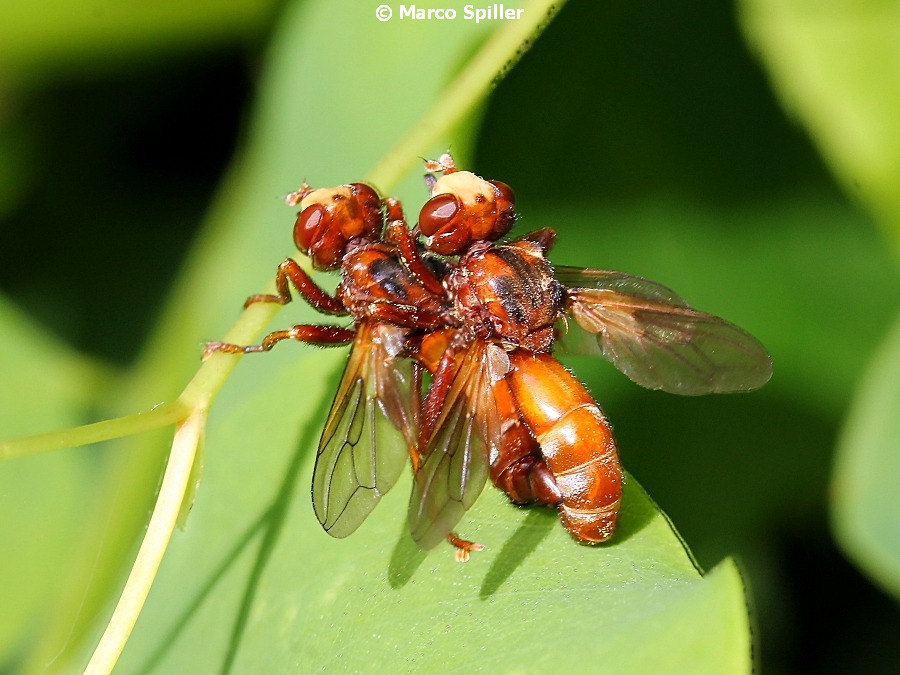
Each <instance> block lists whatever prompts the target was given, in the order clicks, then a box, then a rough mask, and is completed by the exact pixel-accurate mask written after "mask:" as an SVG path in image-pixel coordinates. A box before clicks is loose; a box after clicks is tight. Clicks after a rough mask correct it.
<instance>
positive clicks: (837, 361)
mask: <svg viewBox="0 0 900 675" xmlns="http://www.w3.org/2000/svg"><path fill="white" fill-rule="evenodd" d="M526 217H527V221H526V220H525V218H526ZM526 223H527V229H535V228H538V227H556V228H557V229H558V230H559V232H560V237H559V239H558V242H557V244H556V246H555V247H554V249H553V252H552V254H551V258H552V259H553V261H554V262H557V263H559V264H563V265H580V266H585V267H599V268H601V269H614V270H619V271H623V272H628V273H630V274H636V275H639V276H643V277H647V278H649V279H652V280H654V281H657V282H660V283H662V284H664V285H665V286H668V287H670V288H672V289H673V290H675V291H676V292H677V293H678V294H679V295H681V296H682V297H683V298H685V299H686V300H687V301H688V302H689V303H690V304H691V305H692V306H694V307H696V308H698V309H701V310H703V311H708V312H712V313H714V314H718V315H720V316H722V317H724V318H726V319H728V320H729V321H732V322H734V323H736V324H738V325H739V326H741V327H742V328H745V329H746V330H748V331H750V333H752V334H753V335H755V336H756V337H757V338H759V339H760V340H761V341H762V342H763V344H764V345H766V347H767V348H768V349H769V351H770V352H771V354H772V356H773V357H774V362H775V370H774V375H773V377H772V381H771V382H770V383H769V384H768V385H766V387H765V388H764V389H763V392H764V393H765V394H766V395H771V394H772V393H774V392H775V391H777V392H778V393H779V394H780V395H781V396H783V397H785V398H788V399H790V400H798V399H799V400H801V401H802V404H803V405H804V406H805V407H807V408H810V409H817V410H818V411H819V412H820V413H822V414H826V415H833V416H836V415H840V414H841V413H842V411H843V410H844V408H845V407H846V405H847V404H848V402H849V400H850V398H849V392H850V391H851V389H852V387H853V386H854V384H855V382H856V381H857V379H858V377H859V373H860V372H861V370H862V369H863V368H864V367H865V365H866V363H867V359H868V354H869V353H870V352H871V350H872V349H873V348H874V347H875V345H876V344H877V342H878V340H879V339H880V336H881V335H882V333H883V331H884V330H885V329H886V327H887V326H888V325H889V324H890V321H891V318H892V316H893V308H894V307H895V306H896V305H897V304H898V303H900V278H898V274H897V271H896V268H895V267H894V266H893V264H892V262H893V261H892V259H891V257H890V255H889V254H888V252H887V251H885V249H884V247H883V245H882V242H881V240H880V239H879V238H878V237H877V234H876V232H875V231H874V229H873V228H872V225H871V222H870V221H869V220H868V219H867V218H866V217H865V216H864V215H862V214H860V213H859V212H857V211H855V210H853V209H852V208H850V207H848V205H846V204H844V203H842V202H839V201H837V200H834V199H825V198H815V199H810V198H802V197H801V198H796V199H793V200H785V201H782V202H773V203H766V204H759V205H751V206H746V207H743V208H739V209H738V208H729V209H719V210H716V209H709V208H700V207H696V206H690V205H686V204H684V203H682V202H676V201H669V200H655V199H647V200H644V201H642V202H639V203H633V204H631V205H629V206H627V207H619V208H610V207H606V206H602V205H596V204H586V205H584V206H583V207H582V208H579V206H578V204H577V203H570V204H569V205H567V206H559V205H556V206H554V207H552V208H551V209H546V208H541V207H539V208H533V209H531V210H530V211H529V212H528V213H527V214H526V216H525V217H523V219H522V225H523V226H525V225H526ZM838 325H843V326H853V330H837V326H838ZM823 364H828V366H827V367H823ZM589 367H591V366H589ZM594 367H597V368H602V369H603V370H605V371H606V372H607V373H608V375H609V376H610V377H609V378H608V379H609V380H611V381H612V383H613V384H614V386H618V384H619V383H622V384H626V385H627V386H629V387H630V384H628V382H627V380H626V379H625V378H624V377H621V376H619V375H617V374H615V373H614V371H613V369H612V368H611V367H608V366H606V364H605V363H602V362H597V365H595V366H594ZM701 405H702V403H701Z"/></svg>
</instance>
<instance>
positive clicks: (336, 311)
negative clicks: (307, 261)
mask: <svg viewBox="0 0 900 675" xmlns="http://www.w3.org/2000/svg"><path fill="white" fill-rule="evenodd" d="M291 285H293V286H294V288H296V289H297V292H298V293H299V294H300V296H301V297H302V298H303V299H304V300H306V302H307V303H309V304H310V305H311V306H312V307H313V308H314V309H315V310H317V311H319V312H321V313H322V314H332V315H337V316H342V315H346V314H347V310H346V308H345V307H344V303H343V302H341V301H340V300H339V299H338V298H337V297H335V296H333V295H329V294H328V293H327V292H325V291H324V290H322V289H321V288H319V286H318V285H317V284H316V282H315V281H313V280H312V278H311V277H310V276H309V275H308V274H307V273H306V272H305V271H304V270H303V268H302V267H300V265H298V264H297V262H296V261H294V260H292V259H291V258H288V259H287V260H285V261H284V262H283V263H281V264H280V265H279V266H278V272H276V274H275V287H276V288H277V289H278V293H277V294H270V293H260V294H258V295H251V296H250V297H249V298H247V300H246V301H245V302H244V308H245V309H246V308H247V307H249V306H250V305H252V304H255V303H257V302H275V303H278V304H279V305H286V304H288V303H289V302H290V301H291V300H292V299H293V298H292V297H291V288H290V287H291Z"/></svg>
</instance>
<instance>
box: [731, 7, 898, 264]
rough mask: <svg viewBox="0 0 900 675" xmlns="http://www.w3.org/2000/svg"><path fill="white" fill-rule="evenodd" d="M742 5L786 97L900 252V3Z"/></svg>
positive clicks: (849, 189) (750, 32)
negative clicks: (898, 180)
mask: <svg viewBox="0 0 900 675" xmlns="http://www.w3.org/2000/svg"><path fill="white" fill-rule="evenodd" d="M742 9H743V22H744V26H745V29H746V32H747V33H748V35H749V37H750V40H751V41H752V42H753V43H754V45H755V46H756V47H757V49H758V50H759V52H760V54H761V56H762V58H763V60H764V62H765V65H766V66H767V68H768V70H769V74H770V76H771V78H772V80H773V82H774V84H775V86H776V88H777V89H778V91H779V93H780V95H781V97H782V100H783V101H784V102H785V104H786V106H787V107H788V108H789V109H790V110H791V112H793V113H794V114H795V115H797V117H798V118H800V120H801V121H802V122H803V124H804V125H805V126H806V128H807V130H808V131H809V133H810V134H811V135H812V137H813V139H814V140H815V141H816V143H817V145H818V146H819V149H820V151H821V152H822V154H823V156H824V157H825V159H826V160H827V161H828V162H829V164H830V165H831V168H832V170H833V171H834V172H835V174H836V175H837V176H838V178H839V179H840V180H841V181H842V182H843V184H844V187H845V189H846V190H847V192H848V194H850V195H853V196H855V197H856V198H858V199H860V200H861V201H863V202H864V203H865V204H866V205H867V206H868V207H869V208H870V209H871V210H872V211H873V213H875V214H876V215H877V216H878V217H879V219H880V221H881V223H882V225H883V226H884V227H885V230H886V233H887V234H888V235H889V237H890V239H891V241H892V243H893V245H894V252H895V254H900V190H897V177H898V176H900V87H898V86H897V82H898V81H900V5H898V4H897V3H895V2H884V0H833V1H831V2H808V1H807V0H744V2H743V3H742Z"/></svg>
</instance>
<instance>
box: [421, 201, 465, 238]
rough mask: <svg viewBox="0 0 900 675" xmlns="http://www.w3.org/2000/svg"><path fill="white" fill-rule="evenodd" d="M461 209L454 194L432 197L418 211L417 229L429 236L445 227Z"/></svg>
mask: <svg viewBox="0 0 900 675" xmlns="http://www.w3.org/2000/svg"><path fill="white" fill-rule="evenodd" d="M460 210H461V205H460V203H459V199H458V198H457V197H456V195H452V194H442V195H437V196H436V197H432V198H431V199H429V200H428V201H427V202H425V206H423V207H422V211H421V212H420V213H419V229H420V230H421V231H422V234H424V235H426V236H431V235H433V234H435V233H437V232H438V231H440V230H442V229H444V228H445V227H447V225H448V224H450V223H451V221H452V220H453V219H454V218H455V217H456V214H458V213H459V212H460Z"/></svg>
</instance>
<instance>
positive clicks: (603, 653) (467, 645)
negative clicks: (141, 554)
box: [121, 346, 750, 673]
mask: <svg viewBox="0 0 900 675" xmlns="http://www.w3.org/2000/svg"><path fill="white" fill-rule="evenodd" d="M288 352H291V350H290V349H287V350H284V351H282V352H281V353H280V354H276V352H272V354H271V356H272V357H275V358H276V359H277V360H278V362H277V363H273V362H271V361H270V359H268V358H267V359H264V360H263V359H260V360H259V361H257V362H254V363H252V364H251V363H250V360H249V359H247V360H245V362H244V363H242V364H241V367H240V368H239V369H238V371H239V372H237V373H236V375H235V378H234V380H233V381H232V382H231V383H230V384H229V387H228V388H227V389H226V391H224V392H223V394H222V396H221V397H220V399H219V401H218V404H217V406H216V407H215V409H214V410H213V412H212V419H211V423H212V425H211V428H210V431H209V437H208V447H209V459H208V461H207V469H206V475H205V479H204V484H203V489H202V491H201V498H200V499H199V500H198V501H197V503H196V505H195V507H194V512H193V514H192V516H191V520H190V521H189V524H188V529H187V531H186V532H185V533H184V534H183V535H182V536H179V537H177V539H176V540H175V541H174V543H173V545H172V547H171V549H170V552H169V555H168V557H167V558H166V560H165V562H164V564H163V569H162V571H161V575H160V578H159V579H158V580H157V584H156V586H155V587H154V589H153V592H152V593H151V597H150V600H149V603H148V606H147V608H146V609H145V613H144V615H143V616H142V617H141V620H140V621H139V623H138V625H137V628H136V631H135V634H134V636H133V638H132V641H131V642H130V643H129V645H128V647H127V649H126V651H125V654H124V655H123V660H122V662H121V663H122V666H123V669H124V671H125V672H132V671H137V672H208V671H214V670H220V669H221V670H229V669H232V670H233V671H234V672H246V671H262V672H273V671H279V670H284V669H285V668H286V667H287V665H288V664H290V665H291V667H294V668H299V669H301V670H318V669H328V670H330V669H334V670H336V671H340V672H358V671H368V672H413V671H415V672H446V671H448V670H450V669H452V670H454V671H456V670H459V669H464V670H470V669H473V668H474V669H477V670H485V671H489V672H498V671H499V672H544V671H546V670H547V669H549V668H551V667H553V668H561V669H563V670H568V671H570V672H576V671H578V670H581V669H583V668H585V667H586V664H596V665H598V666H599V665H600V664H603V669H604V671H606V670H609V671H610V672H629V673H640V672H647V673H650V672H661V671H663V672H673V673H677V672H684V673H688V672H691V673H699V672H709V673H726V672H727V673H738V672H749V671H750V646H749V639H750V638H749V630H748V617H747V611H746V605H745V600H744V598H743V587H742V583H741V580H740V577H739V575H738V574H737V572H736V570H735V568H734V565H733V564H732V563H724V564H722V565H721V566H720V567H718V568H716V570H714V571H713V572H712V573H711V574H710V575H709V576H708V577H707V578H705V579H704V578H702V577H701V576H700V574H699V573H698V572H697V570H696V569H695V567H694V565H693V564H692V562H691V559H690V556H689V554H688V553H687V552H686V550H685V548H684V545H683V544H682V542H681V540H680V539H679V538H678V537H677V535H676V534H675V533H674V532H673V531H672V529H671V527H670V525H669V523H668V521H667V520H666V519H665V517H664V516H663V515H662V514H661V513H660V512H659V511H658V509H657V508H656V506H655V505H654V504H653V503H652V502H651V501H650V500H649V499H648V498H647V496H646V495H645V494H644V492H643V491H642V490H641V488H640V486H639V485H638V484H637V482H636V481H635V480H634V479H633V478H629V480H628V483H627V487H626V494H625V500H624V501H625V508H624V511H623V514H622V521H621V529H620V531H619V533H618V534H617V536H616V538H615V540H614V541H613V542H612V543H611V544H608V545H604V546H599V547H593V548H591V547H586V546H582V545H579V544H577V543H575V542H574V541H573V540H572V538H571V537H570V536H569V535H568V534H567V533H566V531H565V530H564V529H563V528H562V527H561V525H560V524H559V522H558V519H557V518H556V515H555V513H554V511H553V510H551V509H540V508H535V509H524V508H520V507H516V506H513V505H511V504H510V503H509V502H508V501H507V500H506V499H505V498H504V497H502V496H501V495H500V494H499V493H498V492H497V491H496V490H493V489H488V490H487V491H486V492H485V494H483V495H482V497H481V499H480V500H479V501H478V502H477V504H476V506H475V507H474V508H473V509H472V510H471V511H470V513H469V514H467V516H466V518H465V519H464V521H463V523H462V524H461V527H460V532H461V534H462V535H464V536H466V537H471V538H473V539H474V540H476V541H479V542H481V543H483V544H486V545H487V547H488V550H486V551H484V552H480V553H475V554H473V557H472V559H471V560H470V561H469V562H468V563H467V564H465V565H461V564H459V563H457V562H456V561H455V560H454V557H453V552H452V549H451V547H450V546H441V547H438V548H437V549H435V550H434V551H432V552H430V553H428V554H426V553H424V552H421V551H419V550H417V549H416V547H415V545H414V544H413V543H412V541H411V540H410V538H409V536H408V534H407V531H406V502H407V501H408V494H409V488H410V482H409V480H408V479H407V480H405V481H402V482H401V484H400V485H398V486H397V487H395V488H394V490H393V491H392V492H391V493H390V494H389V495H388V496H387V497H386V498H385V499H384V500H382V503H381V504H380V505H379V507H378V508H377V509H376V510H375V512H374V513H373V514H372V516H371V517H370V518H369V519H368V520H367V521H366V522H365V523H364V525H363V526H362V528H360V530H358V531H357V532H356V533H354V534H353V535H352V536H351V537H349V538H347V539H344V540H336V539H332V538H331V537H329V536H328V535H327V534H325V533H324V532H323V531H322V529H321V527H320V526H319V524H318V522H317V521H316V519H315V516H314V515H313V513H312V509H311V507H310V503H309V485H310V479H311V471H312V464H313V460H314V454H315V453H314V448H315V445H316V441H317V438H318V433H319V429H320V428H321V423H322V419H323V415H324V412H325V408H326V407H327V402H328V401H329V400H330V396H331V392H332V389H333V382H332V381H329V380H325V381H323V380H320V379H317V378H312V377H310V374H311V373H314V372H319V371H320V370H321V369H322V368H326V367H327V368H328V369H331V370H333V371H334V372H335V374H336V372H337V369H336V367H337V366H339V365H340V362H342V361H343V358H344V355H343V354H340V353H338V352H337V350H335V351H329V352H327V353H326V354H325V355H322V356H320V355H315V354H310V353H309V351H308V350H307V349H304V348H303V347H302V346H297V347H296V349H295V350H293V351H292V352H291V353H288ZM326 357H327V358H326ZM263 361H265V363H264V362H263ZM260 369H262V370H264V371H265V373H266V374H267V379H266V380H265V381H260V380H259V379H258V378H257V377H256V375H257V373H254V372H252V371H254V370H255V371H259V370H260ZM299 383H302V386H298V384H299ZM310 398H319V404H318V405H316V406H310V405H308V404H307V403H306V402H307V401H308V400H309V399H310ZM273 420H277V423H274V422H273ZM297 429H300V430H301V431H300V434H299V439H298V438H297V433H296V430H297ZM398 451H402V449H401V450H398ZM200 644H202V645H203V648H202V649H198V645H200ZM588 667H593V666H588Z"/></svg>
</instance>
